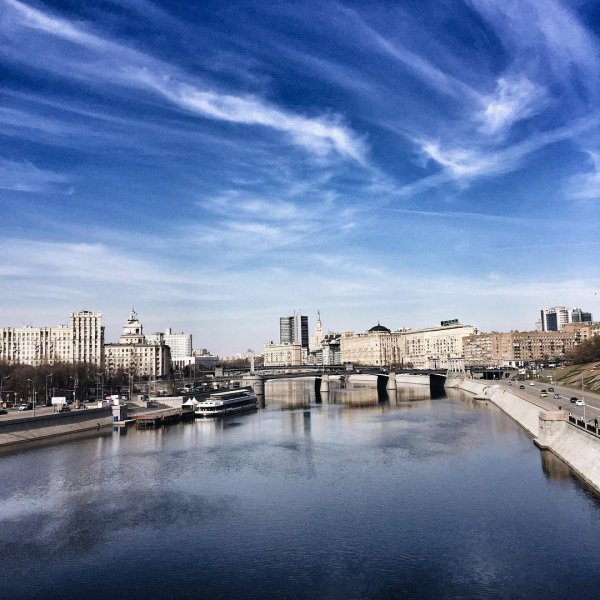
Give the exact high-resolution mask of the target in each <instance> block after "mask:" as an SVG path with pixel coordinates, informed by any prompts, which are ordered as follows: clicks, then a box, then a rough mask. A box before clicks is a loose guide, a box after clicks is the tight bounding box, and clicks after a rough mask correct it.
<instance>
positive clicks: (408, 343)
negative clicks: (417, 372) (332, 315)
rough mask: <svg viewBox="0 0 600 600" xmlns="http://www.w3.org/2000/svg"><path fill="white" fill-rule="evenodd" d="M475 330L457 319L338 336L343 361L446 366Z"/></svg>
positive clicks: (386, 365)
mask: <svg viewBox="0 0 600 600" xmlns="http://www.w3.org/2000/svg"><path fill="white" fill-rule="evenodd" d="M474 333H477V328H475V327H472V326H470V325H461V324H460V323H458V322H457V321H450V322H444V323H443V324H442V325H441V326H440V327H428V328H424V329H403V330H401V331H393V332H392V331H390V330H389V329H388V328H387V327H383V326H382V325H376V326H375V327H372V328H371V329H370V330H369V331H367V332H365V333H352V332H346V333H342V336H341V338H340V350H341V360H342V362H343V363H350V364H355V365H368V366H376V367H402V366H403V365H411V366H412V367H414V368H416V369H448V368H450V367H451V366H452V365H453V364H454V363H455V362H456V361H457V360H460V359H461V358H463V355H464V350H463V340H464V338H466V337H467V336H469V335H472V334H474Z"/></svg>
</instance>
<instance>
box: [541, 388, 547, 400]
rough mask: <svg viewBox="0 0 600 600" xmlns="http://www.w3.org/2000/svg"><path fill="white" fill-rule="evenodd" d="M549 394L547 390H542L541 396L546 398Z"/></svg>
mask: <svg viewBox="0 0 600 600" xmlns="http://www.w3.org/2000/svg"><path fill="white" fill-rule="evenodd" d="M547 396H548V392H547V391H546V390H542V391H541V392H540V398H546V397H547Z"/></svg>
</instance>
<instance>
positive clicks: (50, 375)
mask: <svg viewBox="0 0 600 600" xmlns="http://www.w3.org/2000/svg"><path fill="white" fill-rule="evenodd" d="M52 375H53V373H50V374H49V375H46V406H48V377H50V379H52Z"/></svg>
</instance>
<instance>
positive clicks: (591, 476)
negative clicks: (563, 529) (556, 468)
mask: <svg viewBox="0 0 600 600" xmlns="http://www.w3.org/2000/svg"><path fill="white" fill-rule="evenodd" d="M448 387H452V388H457V389H460V390H462V391H465V392H469V393H471V394H473V395H474V396H477V397H479V398H482V399H483V398H484V399H485V400H489V401H490V402H492V403H493V404H494V405H496V406H497V407H498V408H499V409H500V410H502V412H504V413H506V414H507V415H508V416H509V417H511V418H512V419H513V420H514V421H515V422H516V423H517V424H518V425H520V426H521V427H522V428H523V429H525V431H527V432H528V433H529V435H530V436H531V437H532V441H533V443H534V444H535V445H536V446H537V447H538V448H540V449H541V450H549V451H550V452H552V454H554V455H555V456H557V457H558V458H560V459H561V460H562V461H563V462H564V463H565V464H566V465H568V466H569V467H570V468H571V469H572V470H573V472H574V473H575V474H576V475H577V476H578V477H579V478H580V479H581V480H582V481H584V482H585V483H586V484H587V485H588V486H589V487H591V488H592V489H593V491H594V492H595V493H596V494H599V495H600V438H598V437H596V436H595V435H592V434H590V433H587V432H586V431H584V430H582V429H580V428H578V427H576V426H574V425H572V424H570V423H569V422H568V419H567V413H566V412H565V411H562V410H561V411H559V410H551V409H547V408H544V407H542V406H540V405H538V404H536V403H534V402H531V401H529V400H526V399H524V398H521V397H520V396H518V395H516V394H514V393H512V392H511V391H509V390H507V389H505V388H502V387H500V386H499V385H497V384H494V383H493V382H485V383H479V382H477V381H474V380H472V379H463V380H452V381H451V385H449V386H448Z"/></svg>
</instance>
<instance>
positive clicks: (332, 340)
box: [310, 333, 342, 366]
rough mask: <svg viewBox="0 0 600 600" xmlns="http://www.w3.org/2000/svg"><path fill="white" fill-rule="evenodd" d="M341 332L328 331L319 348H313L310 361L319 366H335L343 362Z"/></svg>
mask: <svg viewBox="0 0 600 600" xmlns="http://www.w3.org/2000/svg"><path fill="white" fill-rule="evenodd" d="M341 337H342V336H341V334H340V333H328V334H327V335H326V336H325V337H324V338H323V339H322V340H321V343H320V344H319V346H318V347H317V348H315V349H314V350H311V353H310V363H311V364H313V365H318V366H335V365H341V364H342V352H341V347H340V339H341Z"/></svg>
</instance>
